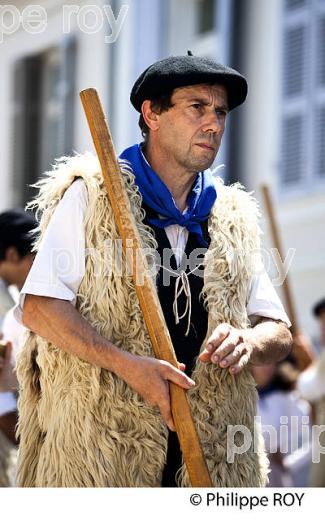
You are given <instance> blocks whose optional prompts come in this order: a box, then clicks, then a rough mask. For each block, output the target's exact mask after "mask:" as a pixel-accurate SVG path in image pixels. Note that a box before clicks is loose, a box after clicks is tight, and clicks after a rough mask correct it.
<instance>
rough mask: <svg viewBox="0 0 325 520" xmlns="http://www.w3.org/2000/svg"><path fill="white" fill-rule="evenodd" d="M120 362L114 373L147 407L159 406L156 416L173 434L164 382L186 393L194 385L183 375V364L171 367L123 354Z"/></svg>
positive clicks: (166, 388) (172, 423) (167, 385)
mask: <svg viewBox="0 0 325 520" xmlns="http://www.w3.org/2000/svg"><path fill="white" fill-rule="evenodd" d="M123 354H124V355H123V356H122V357H123V361H124V362H122V363H121V365H120V366H119V367H118V369H117V370H115V373H116V375H117V376H119V377H121V378H122V379H123V380H124V381H125V382H126V383H127V384H128V385H129V386H130V387H131V388H132V389H133V390H135V391H136V392H138V393H139V394H140V395H141V396H142V397H143V399H144V400H145V401H146V402H147V403H148V404H149V405H151V406H159V409H160V413H161V415H162V417H163V419H164V421H165V422H166V424H167V426H168V428H169V429H170V430H172V431H175V424H174V421H173V417H172V412H171V403H170V394H169V384H168V381H171V382H173V383H175V384H176V385H178V386H180V387H181V388H184V389H185V390H188V389H189V388H192V387H193V386H194V385H195V382H194V381H193V379H191V378H190V377H188V376H187V375H186V374H185V373H184V372H183V370H184V368H185V367H184V365H183V364H180V365H179V367H180V368H175V367H174V366H173V365H171V364H170V363H168V362H167V361H162V360H160V359H155V358H151V357H140V356H136V355H134V354H130V353H128V352H123Z"/></svg>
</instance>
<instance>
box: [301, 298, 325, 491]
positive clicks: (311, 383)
mask: <svg viewBox="0 0 325 520" xmlns="http://www.w3.org/2000/svg"><path fill="white" fill-rule="evenodd" d="M313 314H314V316H315V318H317V319H318V321H319V326H320V349H321V350H320V354H319V356H318V358H317V360H316V361H315V362H314V363H313V364H312V365H311V366H310V367H309V368H308V369H307V370H305V371H304V372H303V373H302V374H301V375H300V377H299V379H298V384H297V389H298V391H299V393H300V395H301V396H302V397H304V398H305V399H307V400H308V401H309V402H310V403H312V405H313V407H314V415H315V423H316V425H319V426H320V427H321V428H322V429H324V425H325V298H323V299H322V300H320V301H319V302H317V303H316V304H315V306H314V308H313ZM317 437H318V436H315V439H314V442H317V443H319V445H320V447H321V448H322V450H320V451H321V452H320V457H319V460H317V458H315V461H313V464H312V466H311V472H310V478H309V485H310V486H311V487H325V455H324V453H322V451H324V448H325V431H321V432H320V435H319V438H317ZM314 448H315V449H316V450H317V447H316V446H314Z"/></svg>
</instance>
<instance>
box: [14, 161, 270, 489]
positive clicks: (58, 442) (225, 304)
mask: <svg viewBox="0 0 325 520" xmlns="http://www.w3.org/2000/svg"><path fill="white" fill-rule="evenodd" d="M121 166H122V171H123V175H124V179H125V185H126V189H127V191H128V194H129V197H130V202H131V207H132V211H133V213H134V217H135V221H136V223H137V227H138V229H139V233H140V236H141V238H142V242H143V246H144V247H145V248H156V246H157V244H156V241H155V237H154V236H153V233H152V230H151V229H150V228H149V227H148V226H146V225H145V224H144V222H143V219H144V216H145V215H144V210H143V209H142V207H141V196H140V194H139V191H138V188H137V187H136V186H135V184H134V175H133V173H132V171H131V170H130V167H129V166H128V165H127V164H125V163H122V164H121ZM80 177H81V178H83V179H84V182H85V184H86V187H87V191H88V199H89V202H88V206H87V210H86V215H85V221H84V225H85V230H86V248H87V249H88V251H89V250H91V251H96V254H88V255H87V256H86V272H85V275H84V277H83V280H82V283H81V285H80V288H79V291H78V297H77V304H76V306H77V309H78V310H79V312H80V313H81V314H82V316H84V318H85V319H86V320H87V321H88V322H89V323H90V324H91V325H92V326H93V327H94V328H95V329H96V330H97V331H98V332H99V333H100V334H101V335H102V336H104V337H106V338H108V339H110V340H111V341H112V342H113V343H114V344H115V345H117V346H118V347H119V348H121V349H125V350H127V351H129V352H132V353H133V354H137V355H140V356H153V350H152V346H151V343H150V339H149V336H148V333H147V330H146V327H145V324H144V320H143V317H142V313H141V309H140V306H139V302H138V298H137V296H136V292H135V287H134V284H133V281H132V278H131V277H130V276H128V274H127V273H124V275H123V276H121V275H120V274H117V273H116V272H114V271H113V272H112V271H111V270H109V272H108V271H107V269H106V262H105V258H106V257H105V255H106V254H107V247H106V248H105V245H106V246H107V243H108V241H109V243H111V242H110V241H114V240H115V239H117V238H118V232H117V229H116V225H115V222H114V218H113V212H112V208H111V205H110V203H109V200H108V197H107V194H106V190H105V186H104V183H103V178H102V175H101V172H100V166H99V163H98V160H97V158H96V157H94V156H93V155H92V154H84V155H77V156H74V157H71V158H62V159H61V160H59V161H58V162H57V164H56V166H55V168H54V170H53V171H52V172H49V173H48V174H47V177H46V178H45V179H43V180H42V181H40V183H39V187H40V192H39V195H38V198H37V199H36V202H35V204H34V205H36V207H37V210H38V211H39V212H40V213H41V219H40V238H39V239H38V241H37V242H36V248H37V246H38V244H39V242H40V240H41V238H42V235H43V233H44V231H45V229H46V227H47V225H48V222H49V220H50V218H51V216H52V214H53V212H54V210H55V207H56V205H57V204H58V202H59V200H60V199H61V198H62V196H63V194H64V192H65V191H66V189H67V188H68V187H69V186H70V185H71V183H72V182H73V180H74V179H76V178H80ZM217 190H218V198H217V201H216V203H215V205H214V208H213V210H212V212H211V215H210V218H209V224H208V226H209V227H208V230H209V235H210V238H211V243H210V246H209V249H208V251H207V253H206V255H205V259H204V263H205V267H204V286H203V296H204V302H205V305H206V308H207V310H208V315H209V318H208V331H207V335H210V334H211V332H212V331H213V329H214V328H215V327H216V326H217V325H218V324H220V323H221V322H227V323H230V324H231V325H233V326H234V327H240V328H245V327H248V326H249V323H248V319H247V312H246V303H247V296H248V294H247V293H248V288H249V282H250V279H251V276H252V273H253V271H254V269H255V268H256V264H257V262H258V258H259V255H258V250H259V231H258V224H257V219H258V210H257V208H256V203H255V201H254V200H253V199H252V197H251V195H250V194H248V193H246V192H245V191H243V190H242V189H241V188H240V186H232V187H226V186H224V185H223V184H222V182H221V181H217ZM112 244H114V242H112ZM17 374H18V379H19V382H20V386H21V392H20V397H19V403H18V407H19V416H20V418H19V425H18V435H19V437H20V450H19V460H18V485H20V486H30V487H33V486H43V487H49V486H51V487H61V486H62V487H140V486H147V487H156V486H160V485H161V477H162V471H163V468H164V465H165V461H166V450H167V433H168V432H167V427H166V425H165V424H164V421H163V420H162V418H161V415H160V413H159V409H158V408H157V407H151V406H149V405H148V404H147V403H146V402H145V401H144V400H143V399H142V397H141V396H140V395H139V394H137V393H136V392H134V391H133V390H132V389H131V388H130V387H129V386H128V385H127V384H126V383H125V382H124V381H123V380H121V379H119V378H118V377H117V376H116V375H115V374H114V373H112V372H110V371H108V370H104V369H101V368H98V367H96V366H93V365H91V364H89V363H87V362H85V361H83V360H82V359H79V358H77V357H75V356H72V355H68V354H67V353H65V352H64V351H63V350H61V349H60V348H58V347H56V346H55V345H53V344H50V343H48V342H46V341H45V340H44V339H42V338H41V337H38V336H37V335H35V334H34V333H32V332H31V333H30V334H29V337H28V339H27V341H26V343H25V345H24V346H23V348H22V349H21V351H20V356H19V358H18V367H17ZM193 379H194V380H195V381H196V386H195V388H193V389H191V390H189V391H188V397H189V402H190V406H191V410H192V414H193V418H194V421H195V424H196V427H197V430H198V434H199V437H200V440H201V444H202V447H203V451H204V455H205V457H206V461H207V465H208V468H209V471H210V474H211V478H212V481H213V483H214V485H215V486H218V487H241V486H249V487H255V486H264V485H265V484H266V482H267V476H266V474H267V459H266V455H265V452H264V445H263V440H262V437H261V434H260V432H259V431H256V429H255V435H253V431H254V428H255V421H254V416H255V414H256V399H257V392H256V389H255V383H254V380H253V377H252V375H251V371H250V369H249V367H246V368H245V369H244V370H243V371H242V372H241V373H239V374H238V375H236V376H235V377H234V376H231V375H230V374H229V372H228V371H227V370H223V369H220V368H219V367H217V366H216V365H214V364H212V363H201V362H197V363H196V366H195V368H194V371H193ZM232 425H233V426H235V425H242V428H243V429H244V430H245V432H246V433H247V432H248V433H250V434H251V436H252V442H251V443H250V446H249V448H248V449H247V450H246V451H245V452H244V453H241V454H237V455H236V454H235V455H234V460H233V461H232V462H230V461H229V460H227V452H228V454H229V449H230V448H231V446H229V439H228V440H227V428H228V426H232ZM228 437H229V435H228ZM234 442H235V443H236V444H238V445H239V446H241V445H242V442H243V433H242V432H237V433H236V435H235V436H234ZM227 443H228V445H227ZM238 451H242V450H240V449H238ZM178 484H179V486H190V481H189V477H188V473H187V470H186V467H185V465H184V464H183V466H182V468H181V470H180V472H179V474H178Z"/></svg>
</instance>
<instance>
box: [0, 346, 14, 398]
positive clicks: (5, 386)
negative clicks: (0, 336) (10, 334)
mask: <svg viewBox="0 0 325 520" xmlns="http://www.w3.org/2000/svg"><path fill="white" fill-rule="evenodd" d="M11 353H12V344H11V343H10V341H8V343H7V344H6V351H5V355H4V357H0V392H15V391H16V390H17V388H18V382H17V377H16V374H15V372H14V369H13V367H12V364H11Z"/></svg>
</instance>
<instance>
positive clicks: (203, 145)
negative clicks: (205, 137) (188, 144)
mask: <svg viewBox="0 0 325 520" xmlns="http://www.w3.org/2000/svg"><path fill="white" fill-rule="evenodd" d="M197 146H200V147H201V148H205V149H206V150H212V151H213V152H214V151H215V147H214V146H212V145H211V144H205V143H197Z"/></svg>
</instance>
